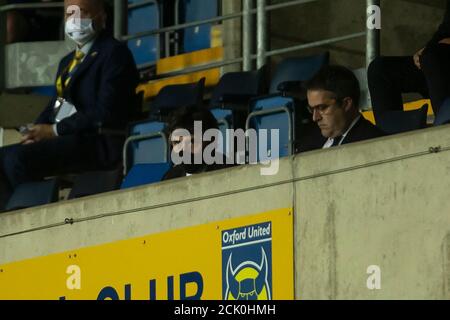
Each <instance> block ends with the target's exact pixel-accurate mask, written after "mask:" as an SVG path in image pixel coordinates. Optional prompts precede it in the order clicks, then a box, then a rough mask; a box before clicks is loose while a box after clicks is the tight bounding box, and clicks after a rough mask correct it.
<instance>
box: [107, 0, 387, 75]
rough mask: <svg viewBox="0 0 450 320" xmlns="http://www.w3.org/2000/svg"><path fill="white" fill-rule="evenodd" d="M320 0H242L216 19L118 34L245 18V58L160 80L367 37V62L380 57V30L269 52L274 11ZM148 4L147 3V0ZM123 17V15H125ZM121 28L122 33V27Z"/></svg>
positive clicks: (372, 1)
mask: <svg viewBox="0 0 450 320" xmlns="http://www.w3.org/2000/svg"><path fill="white" fill-rule="evenodd" d="M120 1H121V0H116V2H120ZM317 1H319V0H291V1H286V2H283V3H277V4H272V5H267V2H268V0H256V4H257V6H256V8H254V7H253V0H243V3H242V11H241V12H236V13H231V14H226V15H222V16H219V17H215V18H210V19H205V20H201V21H195V22H189V23H183V24H179V25H174V26H170V27H165V28H161V29H158V30H152V31H147V32H139V33H135V34H119V33H117V34H116V36H117V38H119V39H121V40H124V41H127V40H132V39H137V38H140V37H145V36H151V35H158V34H168V33H171V32H176V31H179V30H183V29H186V28H190V27H196V26H201V25H205V24H212V23H220V22H224V21H227V20H232V19H242V26H243V27H242V39H243V41H242V57H239V58H234V59H228V60H224V61H222V62H219V63H217V62H216V63H211V64H205V65H202V66H198V67H192V68H187V69H185V70H183V71H180V72H170V73H164V74H161V77H171V76H174V75H180V74H187V73H191V72H194V71H203V70H209V69H213V68H218V67H224V66H227V65H232V64H242V69H243V70H244V71H249V70H252V69H254V68H253V61H254V60H256V63H257V67H258V68H259V67H261V66H263V65H264V64H265V63H266V61H267V59H268V58H269V57H271V56H274V55H280V54H284V53H290V52H295V51H300V50H304V49H309V48H314V47H319V46H323V45H327V44H333V43H336V42H341V41H346V40H350V39H355V38H360V37H366V56H367V59H366V60H367V63H369V62H370V61H372V60H373V59H374V58H375V57H376V56H377V55H379V52H380V49H379V48H380V32H379V30H363V31H360V32H355V33H352V34H347V35H343V36H339V37H333V38H329V39H324V40H320V41H314V42H311V43H306V44H300V45H295V46H291V47H287V48H282V49H276V50H270V49H269V46H268V37H269V30H268V13H269V12H271V11H274V10H278V9H281V8H287V7H292V6H297V5H301V4H305V3H311V2H317ZM144 2H145V1H144ZM366 2H367V6H371V5H379V4H380V0H366ZM115 9H116V12H115V16H121V13H120V12H119V10H120V7H116V8H115ZM122 14H123V13H122ZM255 15H256V21H257V23H256V26H257V30H256V40H257V41H256V44H257V50H256V53H253V40H254V39H253V38H252V36H254V34H255V33H254V30H253V25H254V24H253V19H254V16H255ZM119 29H120V30H122V29H123V28H121V27H120V26H119Z"/></svg>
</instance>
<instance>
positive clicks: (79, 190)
mask: <svg viewBox="0 0 450 320" xmlns="http://www.w3.org/2000/svg"><path fill="white" fill-rule="evenodd" d="M121 182H122V170H121V168H118V169H115V170H110V171H93V172H85V173H82V174H80V175H77V176H76V177H75V178H74V181H73V187H72V190H71V191H70V193H69V199H77V198H82V197H87V196H92V195H95V194H99V193H104V192H109V191H114V190H117V189H119V187H120V184H121Z"/></svg>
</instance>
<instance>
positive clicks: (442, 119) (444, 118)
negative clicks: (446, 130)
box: [434, 98, 450, 126]
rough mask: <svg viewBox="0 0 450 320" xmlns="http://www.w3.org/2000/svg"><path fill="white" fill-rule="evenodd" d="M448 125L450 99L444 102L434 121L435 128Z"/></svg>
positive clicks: (449, 121)
mask: <svg viewBox="0 0 450 320" xmlns="http://www.w3.org/2000/svg"><path fill="white" fill-rule="evenodd" d="M448 123H450V98H448V99H446V100H445V101H444V103H443V104H442V106H441V108H440V109H439V111H438V113H437V115H436V118H435V120H434V125H435V126H440V125H443V124H448Z"/></svg>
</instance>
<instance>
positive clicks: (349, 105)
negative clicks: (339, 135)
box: [342, 97, 353, 112]
mask: <svg viewBox="0 0 450 320" xmlns="http://www.w3.org/2000/svg"><path fill="white" fill-rule="evenodd" d="M342 105H343V107H344V110H345V112H349V111H350V110H351V109H353V99H352V98H350V97H346V98H344V100H342Z"/></svg>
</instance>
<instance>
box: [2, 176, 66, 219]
mask: <svg viewBox="0 0 450 320" xmlns="http://www.w3.org/2000/svg"><path fill="white" fill-rule="evenodd" d="M58 192H59V182H58V180H57V179H50V180H45V181H37V182H28V183H24V184H21V185H19V186H18V187H17V188H16V189H15V190H14V193H13V195H12V196H11V198H10V199H9V201H8V203H7V204H6V207H5V209H6V211H12V210H19V209H25V208H31V207H35V206H40V205H44V204H49V203H53V202H57V201H58Z"/></svg>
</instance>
